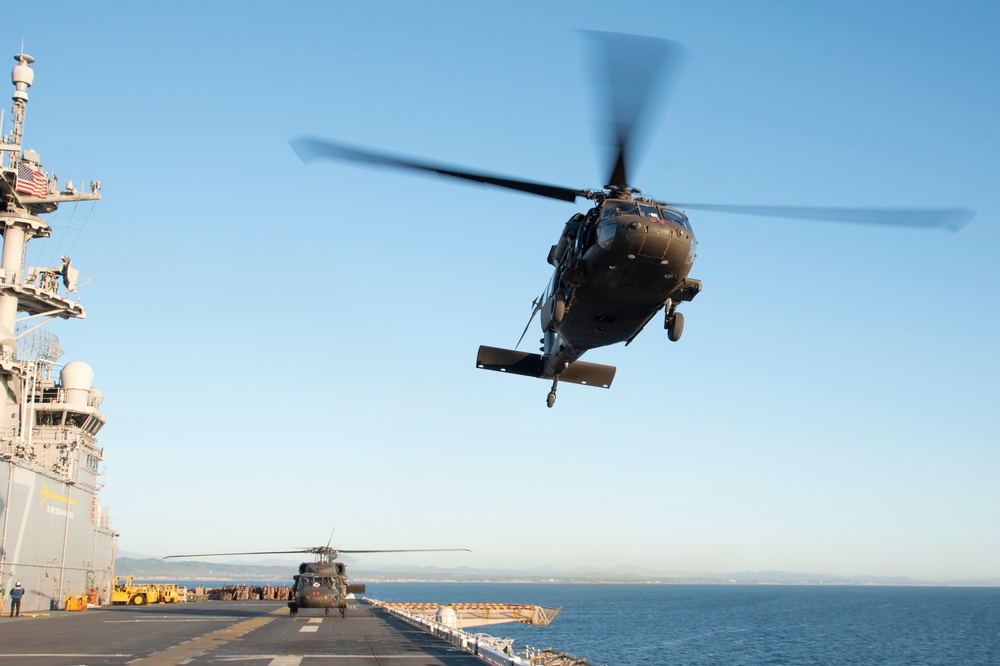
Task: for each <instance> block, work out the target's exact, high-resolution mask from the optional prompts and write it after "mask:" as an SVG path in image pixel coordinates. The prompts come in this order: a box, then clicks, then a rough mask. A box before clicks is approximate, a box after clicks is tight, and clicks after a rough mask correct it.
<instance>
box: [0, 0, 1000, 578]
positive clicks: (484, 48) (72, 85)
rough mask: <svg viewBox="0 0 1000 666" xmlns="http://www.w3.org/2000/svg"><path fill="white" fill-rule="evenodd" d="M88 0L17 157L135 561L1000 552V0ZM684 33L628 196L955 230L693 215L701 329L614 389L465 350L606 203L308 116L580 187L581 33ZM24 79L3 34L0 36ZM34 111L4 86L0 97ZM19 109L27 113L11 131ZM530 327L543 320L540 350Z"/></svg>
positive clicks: (976, 567)
mask: <svg viewBox="0 0 1000 666" xmlns="http://www.w3.org/2000/svg"><path fill="white" fill-rule="evenodd" d="M240 7H241V9H240V10H239V11H234V10H232V9H231V8H229V7H228V6H227V5H226V4H225V3H218V4H213V3H192V2H171V3H134V4H133V3H102V2H97V3H93V4H88V6H87V8H86V10H85V11H84V10H83V9H82V8H81V6H80V5H79V4H76V3H55V4H54V5H53V4H49V5H44V6H43V5H38V4H36V5H32V6H28V7H26V8H21V9H19V10H18V11H17V13H16V15H15V16H13V17H12V18H9V19H8V20H7V21H5V22H4V23H3V25H2V26H0V42H3V43H5V44H6V45H7V49H8V51H9V53H10V54H11V55H12V54H14V53H16V52H17V51H18V49H19V48H20V45H21V41H22V39H23V41H24V49H25V52H26V53H30V54H31V55H33V56H34V57H36V58H37V59H38V62H37V63H36V65H35V72H36V78H35V85H34V87H33V88H32V89H31V90H30V92H29V95H30V100H29V105H28V113H27V120H26V142H25V145H26V146H28V147H30V148H34V149H35V150H37V151H39V152H40V153H41V155H42V158H43V161H44V163H45V166H46V168H47V169H48V170H49V171H50V172H55V173H56V174H57V175H58V176H59V177H60V179H61V180H63V181H65V180H66V179H68V178H69V179H73V180H76V181H87V180H90V179H100V180H101V181H102V182H103V195H104V200H103V201H101V202H99V203H98V204H96V205H95V206H92V205H91V204H82V205H79V206H76V207H63V208H62V209H61V210H60V211H59V213H58V214H57V215H55V216H52V217H51V219H50V222H51V224H52V225H53V227H54V228H55V233H54V234H53V239H52V240H50V241H47V242H45V243H42V242H40V241H38V242H36V243H34V244H32V245H31V246H30V247H29V261H30V262H32V265H50V264H49V263H46V262H50V261H52V260H53V258H55V260H57V258H58V256H59V254H65V253H66V252H67V248H69V251H70V254H71V256H72V257H73V260H74V266H75V267H79V268H80V270H81V272H82V274H83V275H85V276H89V277H91V278H92V283H91V284H90V285H89V286H87V287H85V288H84V289H83V290H81V296H82V299H83V303H84V305H85V307H86V308H87V310H88V318H87V320H86V321H85V322H65V323H64V322H60V323H58V324H57V325H54V326H53V327H52V330H53V331H54V332H55V333H57V334H58V335H59V336H60V339H61V342H62V345H63V347H64V349H66V350H67V354H66V356H65V357H64V360H65V361H70V360H76V359H80V360H85V361H87V362H88V363H90V364H91V366H92V367H93V368H94V371H95V375H96V379H95V383H96V384H97V385H98V386H100V387H101V389H102V390H103V391H104V392H105V395H106V396H107V397H106V400H105V403H104V409H105V412H106V415H107V417H108V420H109V422H108V425H107V427H106V428H105V430H104V432H103V433H102V437H101V444H102V445H103V446H104V447H105V451H106V457H107V461H106V469H107V475H106V482H107V487H106V488H105V490H104V492H103V500H104V502H105V503H106V504H107V505H109V506H110V508H111V510H112V515H113V519H114V524H115V527H116V528H117V529H118V530H119V531H120V532H121V535H122V536H121V547H122V549H123V550H126V551H130V552H139V553H146V554H150V555H165V554H168V553H170V552H177V551H192V550H205V551H219V550H243V549H250V550H257V549H268V548H275V549H287V548H290V547H296V546H309V545H316V544H320V543H325V542H326V539H327V538H328V537H329V534H330V531H331V530H332V529H333V528H336V538H335V543H336V545H339V546H340V547H343V548H402V547H413V548H432V547H467V548H471V549H473V550H474V552H473V553H471V554H466V553H462V554H454V555H451V554H446V555H434V556H430V555H412V556H408V557H406V559H405V560H404V559H403V556H399V561H406V562H410V563H414V564H432V563H434V564H441V565H449V566H450V565H456V566H460V565H466V566H471V567H483V568H489V567H523V568H529V567H532V566H536V565H560V566H566V567H574V566H579V565H590V564H595V563H600V564H607V565H617V564H632V565H638V566H645V567H649V568H652V569H656V570H660V571H671V572H713V571H733V570H747V569H752V570H765V569H781V570H794V571H812V572H826V573H834V574H846V575H855V574H875V575H879V574H884V575H910V576H915V577H920V578H932V579H944V578H966V577H997V576H1000V565H998V564H997V563H998V562H1000V485H998V484H997V483H996V478H997V471H998V470H1000V436H998V432H1000V417H998V416H997V410H996V404H997V398H998V393H1000V392H998V389H997V378H998V376H1000V345H998V342H997V330H998V327H1000V326H998V324H1000V318H998V315H997V308H996V305H997V302H998V298H997V297H998V294H1000V267H998V265H997V262H996V259H995V254H996V250H997V248H998V247H1000V228H998V225H997V220H998V214H1000V191H998V187H997V183H998V182H1000V158H998V157H997V156H998V155H1000V133H998V130H997V123H996V119H997V118H998V117H1000V85H998V84H1000V44H998V42H997V40H996V38H995V34H994V32H995V26H996V24H997V20H998V18H1000V16H998V14H1000V10H998V9H997V7H996V5H995V4H993V3H988V2H967V3H960V4H955V3H944V2H923V3H920V2H918V3H889V2H876V3H863V2H843V3H836V4H829V3H806V2H756V3H738V2H712V3H661V2H622V3H619V4H618V5H616V9H615V11H614V12H609V11H608V10H607V4H606V3H596V2H549V3H522V2H508V3H490V4H487V3H468V2H447V1H437V2H421V3H407V2H369V3H343V2H330V3H326V2H316V3H309V2H291V3H285V4H284V5H282V6H281V8H280V11H277V10H276V8H275V6H274V5H273V4H272V3H262V2H246V3H242V4H241V5H240ZM593 29H604V30H612V31H619V32H629V33H637V34H644V35H651V36H657V37H665V38H669V39H672V40H675V41H677V42H679V43H680V44H681V45H682V46H683V47H684V49H685V53H686V58H685V60H684V63H683V67H682V69H681V72H680V75H679V76H678V79H677V82H676V85H675V86H674V87H673V89H672V90H671V92H670V95H669V96H668V98H667V99H666V100H665V104H664V105H663V106H662V107H660V108H659V109H658V112H657V113H656V115H655V117H654V118H653V119H652V122H651V123H650V128H649V132H648V133H647V134H646V135H645V139H644V146H643V150H642V151H641V155H640V158H639V159H638V160H637V161H636V164H635V166H634V167H633V171H632V178H631V180H632V181H633V182H634V183H635V185H637V186H638V187H640V188H641V189H642V190H643V192H644V193H645V194H647V195H649V196H654V197H656V198H659V199H661V200H665V201H671V200H674V201H700V202H713V203H722V204H728V203H743V204H787V205H817V206H819V205H839V206H867V207H879V206H899V207H967V208H971V209H975V210H977V211H978V214H977V216H976V218H975V219H974V220H973V222H972V223H971V224H969V225H968V226H967V227H966V228H965V229H964V230H963V231H961V232H960V233H958V234H950V233H946V232H928V231H913V230H898V229H884V228H869V227H861V226H852V225H836V224H822V223H808V222H796V221H790V220H769V219H764V218H754V217H745V218H741V217H734V216H726V215H722V214H717V213H707V212H706V213H698V214H694V213H692V215H691V221H692V224H693V225H694V228H695V232H696V234H697V236H698V240H699V243H700V244H699V249H698V260H697V262H696V264H695V267H694V270H693V271H692V276H693V277H696V278H699V279H701V280H702V281H703V283H704V291H703V292H702V294H700V295H699V296H698V298H697V299H696V300H695V301H693V302H692V303H689V304H685V306H684V308H683V312H684V313H685V316H686V327H685V333H684V339H683V340H682V341H681V342H679V343H677V344H674V343H670V342H668V341H667V339H666V336H665V333H664V332H663V331H662V329H661V328H660V327H654V326H651V327H650V329H649V330H647V331H645V332H643V334H642V335H641V336H640V337H639V338H638V339H637V340H636V341H635V342H634V343H633V344H632V345H630V346H629V347H628V348H625V347H621V346H619V347H612V348H606V349H601V350H596V351H594V352H592V353H591V354H589V355H588V360H591V361H595V362H599V363H608V364H612V365H616V366H617V367H618V374H617V377H616V380H615V385H614V387H613V388H612V389H611V390H609V391H603V390H596V389H591V388H586V387H578V386H568V385H567V386H564V387H563V388H562V390H561V391H560V394H559V395H560V399H559V403H558V405H557V406H556V407H555V408H554V409H551V410H549V409H546V407H545V394H546V392H547V390H548V385H547V383H545V382H543V381H536V380H531V379H527V378H522V377H506V376H501V375H498V374H495V373H488V372H483V371H479V370H476V369H475V367H474V361H475V354H476V349H477V348H478V345H480V344H488V345H493V346H499V347H510V346H512V345H513V344H514V343H515V342H516V341H517V338H518V336H519V335H520V333H521V330H522V328H523V327H524V324H525V323H526V321H527V318H528V315H529V314H530V311H531V302H532V299H533V298H534V297H535V296H536V295H537V294H538V293H539V292H540V291H541V290H542V288H543V286H544V284H545V282H546V281H547V279H548V277H549V270H548V269H549V266H548V265H547V264H546V263H545V257H546V255H547V252H548V248H549V246H550V245H551V244H552V243H554V242H555V241H556V240H557V238H558V235H559V233H560V231H561V229H562V224H563V222H564V221H565V220H566V219H567V218H569V217H570V216H571V215H572V214H573V213H574V212H577V211H578V210H580V209H581V206H573V205H570V204H565V203H561V202H556V201H548V200H544V199H536V198H534V197H529V196H525V195H521V194H518V193H512V192H506V191H501V190H495V189H487V188H480V187H477V186H471V185H464V184H457V183H453V182H448V181H444V180H441V179H437V178H433V177H421V176H412V175H407V174H399V173H394V172H391V171H386V170H379V169H369V168H358V167H354V166H351V165H345V164H335V163H317V164H311V165H309V166H306V165H303V164H302V163H301V162H300V161H299V160H298V158H297V157H296V156H295V155H294V153H293V152H292V151H291V150H290V149H289V147H288V140H289V139H290V138H292V137H295V136H300V135H304V134H313V135H320V136H327V137H330V138H332V139H336V140H341V141H345V142H348V143H354V144H358V145H365V146H370V147H372V148H376V149H381V150H386V151H389V152H395V153H400V154H404V155H412V156H419V157H423V158H426V159H431V160H435V161H441V162H446V163H451V164H455V165H461V166H467V167H470V168H475V169H479V170H484V171H492V172H496V173H499V174H506V175H511V176H516V177H521V178H526V179H531V180H539V181H543V182H551V183H555V184H560V185H565V186H569V187H579V188H597V187H600V186H601V185H602V184H603V180H604V178H605V177H606V174H607V167H606V165H605V149H604V147H603V146H602V145H601V142H600V141H598V140H597V137H598V132H597V130H596V121H597V118H598V116H599V111H600V109H598V108H597V105H596V104H595V98H596V95H595V92H594V88H593V85H592V84H593V77H592V76H591V74H590V72H589V70H588V68H592V67H593V63H592V58H591V56H590V54H589V52H588V50H587V48H586V42H585V40H584V38H583V37H582V35H581V34H580V30H593ZM9 64H10V65H11V66H12V65H13V60H9ZM5 106H6V108H7V114H8V115H7V117H8V118H9V103H6V105H5ZM5 129H6V128H5ZM528 339H529V340H530V339H531V338H530V336H529V338H528Z"/></svg>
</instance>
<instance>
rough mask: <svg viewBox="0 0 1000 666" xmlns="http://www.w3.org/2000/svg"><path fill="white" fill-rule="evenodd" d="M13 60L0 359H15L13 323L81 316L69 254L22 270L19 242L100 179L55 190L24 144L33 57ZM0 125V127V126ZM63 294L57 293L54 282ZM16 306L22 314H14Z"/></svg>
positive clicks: (3, 166)
mask: <svg viewBox="0 0 1000 666" xmlns="http://www.w3.org/2000/svg"><path fill="white" fill-rule="evenodd" d="M14 60H15V61H16V62H17V64H16V65H15V66H14V70H13V71H12V72H11V82H12V83H13V84H14V93H13V95H12V96H11V98H12V99H13V100H14V105H13V108H12V113H11V115H12V123H13V126H12V128H11V130H10V133H9V134H7V135H6V136H3V137H0V231H2V233H3V255H2V257H0V363H3V364H9V363H12V362H14V361H16V360H17V359H16V338H17V337H18V336H16V335H15V327H16V325H17V324H18V323H22V322H26V321H28V320H34V319H39V320H40V321H39V322H38V323H37V324H36V325H33V326H30V327H29V328H28V330H27V331H24V332H23V333H22V334H21V335H23V334H24V333H27V332H29V331H31V330H34V329H35V328H38V327H39V326H42V325H43V324H44V323H45V322H47V321H49V320H50V319H52V318H54V317H62V318H64V319H71V318H79V319H82V318H83V317H84V316H85V313H84V311H83V307H82V306H81V305H80V304H79V302H78V301H76V300H71V299H70V298H68V295H69V293H70V292H73V291H76V276H77V275H78V272H77V271H76V270H75V269H73V268H71V266H70V258H69V257H63V258H62V265H61V266H56V267H34V268H30V269H29V270H28V271H25V266H24V261H25V248H26V246H27V244H28V241H30V240H32V239H34V238H47V237H49V235H50V234H51V233H52V229H51V228H50V227H49V225H48V224H47V223H46V222H45V220H43V219H42V218H41V217H39V215H42V214H45V213H51V212H53V211H55V210H56V209H57V208H58V207H59V204H60V203H63V202H68V201H92V200H96V199H100V198H101V195H100V194H99V192H100V189H101V184H100V182H99V181H92V182H91V183H90V191H89V192H80V191H77V190H76V189H75V188H74V187H73V184H72V183H67V184H66V187H65V188H64V189H63V190H62V191H60V190H59V187H58V183H57V181H56V180H55V179H54V178H53V179H50V178H49V177H48V175H47V174H46V173H45V172H44V171H43V169H42V162H41V157H40V156H39V154H38V153H36V152H35V151H33V150H24V148H23V142H24V116H25V112H26V110H27V105H28V88H30V87H31V84H32V83H33V82H34V78H35V72H34V71H33V70H32V69H31V64H32V63H33V62H35V59H34V58H32V57H31V56H30V55H27V54H25V53H18V54H17V55H15V56H14ZM0 131H2V128H0ZM60 278H61V281H62V283H63V285H64V287H65V295H60V294H59V282H60ZM18 312H26V313H27V316H26V317H24V318H22V319H20V320H19V319H17V313H18Z"/></svg>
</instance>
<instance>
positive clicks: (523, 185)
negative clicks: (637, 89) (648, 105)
mask: <svg viewBox="0 0 1000 666" xmlns="http://www.w3.org/2000/svg"><path fill="white" fill-rule="evenodd" d="M289 144H290V145H291V146H292V150H294V151H295V154H296V155H298V156H299V159H301V160H302V161H303V162H310V161H312V160H315V159H319V158H329V159H335V160H346V161H349V162H362V163H365V164H375V165H378V166H387V167H392V168H395V169H408V170H411V171H424V172H429V173H436V174H438V175H441V176H449V177H451V178H461V179H462V180H470V181H472V182H475V183H482V184H484V185H494V186H496V187H503V188H506V189H508V190H517V191H518V192H526V193H528V194H535V195H537V196H541V197H548V198H549V199H558V200H560V201H569V202H570V203H572V202H574V201H576V199H577V197H590V196H591V192H589V191H587V190H574V189H570V188H568V187H560V186H558V185H546V184H545V183H534V182H531V181H527V180H517V179H513V178H503V177H501V176H494V175H491V174H485V173H476V172H474V171H467V170H465V169H459V168H457V167H451V166H446V165H443V164H431V163H429V162H418V161H416V160H413V159H410V158H408V157H399V156H394V155H387V154H385V153H376V152H374V151H371V150H368V149H362V148H354V147H350V146H345V145H343V144H340V143H334V142H332V141H327V140H325V139H317V138H313V137H302V138H299V139H292V140H291V141H289Z"/></svg>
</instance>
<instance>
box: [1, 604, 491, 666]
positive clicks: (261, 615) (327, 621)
mask: <svg viewBox="0 0 1000 666" xmlns="http://www.w3.org/2000/svg"><path fill="white" fill-rule="evenodd" d="M0 636H2V637H3V643H4V650H3V651H2V652H0V663H18V664H24V665H26V666H71V665H79V664H87V665H88V666H97V665H99V664H111V665H119V664H129V665H139V666H167V665H170V666H174V665H176V664H233V665H238V664H248V665H251V664H252V665H253V666H298V665H299V664H301V665H302V666H313V665H319V664H328V665H332V664H336V665H337V666H372V665H373V664H377V665H379V666H418V665H419V666H481V665H482V664H484V663H496V662H489V661H485V660H484V659H483V658H482V657H478V656H476V655H475V654H473V653H471V652H468V651H465V650H463V649H462V648H461V647H458V646H455V645H452V644H451V643H449V642H448V641H447V640H445V639H443V638H440V637H438V636H434V635H431V634H429V633H426V632H425V631H423V630H421V629H419V628H417V627H414V626H411V625H409V624H407V623H406V622H404V621H403V620H401V619H399V618H397V617H394V616H392V615H391V614H390V613H389V612H388V611H386V610H382V609H380V608H377V607H373V606H371V605H369V604H366V603H363V602H361V601H353V600H352V601H351V602H350V614H349V616H348V617H347V618H346V619H345V618H341V617H340V615H339V614H336V615H329V616H327V615H324V614H323V612H322V611H310V612H306V611H303V612H300V613H299V614H298V616H297V617H295V618H290V617H289V616H288V608H287V607H286V605H285V604H284V603H281V602H275V601H256V602H254V601H250V602H246V601H243V602H237V601H232V602H226V601H219V602H206V603H186V604H157V605H152V606H108V607H104V608H91V609H89V610H87V611H84V612H65V611H53V612H51V613H23V614H22V616H21V617H19V618H8V617H7V616H6V615H4V616H3V617H0Z"/></svg>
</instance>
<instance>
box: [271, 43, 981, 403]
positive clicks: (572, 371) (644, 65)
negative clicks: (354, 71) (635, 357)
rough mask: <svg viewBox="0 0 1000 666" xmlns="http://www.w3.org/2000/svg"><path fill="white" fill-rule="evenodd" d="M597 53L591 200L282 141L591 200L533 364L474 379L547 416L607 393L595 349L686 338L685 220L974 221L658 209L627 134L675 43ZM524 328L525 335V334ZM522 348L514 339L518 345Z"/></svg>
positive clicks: (671, 64)
mask: <svg viewBox="0 0 1000 666" xmlns="http://www.w3.org/2000/svg"><path fill="white" fill-rule="evenodd" d="M591 34H592V35H593V36H594V37H595V39H596V43H597V45H598V47H600V48H601V49H603V54H602V58H603V60H604V63H605V65H606V68H605V70H606V71H605V75H606V77H607V81H608V89H609V92H610V94H609V95H608V98H609V101H610V103H611V104H610V106H611V114H610V116H611V117H610V121H611V122H610V124H609V126H610V127H611V128H612V135H613V136H612V145H613V147H614V152H613V159H612V161H611V169H610V174H609V177H608V179H607V184H606V185H605V186H604V187H603V188H602V189H601V190H598V191H592V190H578V189H572V188H566V187H560V186H556V185H549V184H545V183H538V182H532V181H527V180H521V179H513V178H507V177H503V176H497V175H492V174H487V173H483V172H476V171H470V170H467V169H464V168H459V167H452V166H446V165H442V164H433V163H429V162H424V161H420V160H415V159H411V158H408V157H400V156H394V155H389V154H386V153H381V152H376V151H372V150H368V149H363V148H356V147H351V146H347V145H344V144H341V143H336V142H331V141H327V140H324V139H320V138H315V137H303V138H299V139H294V140H292V141H291V142H290V143H291V146H292V148H293V150H294V151H295V152H296V153H297V154H298V156H299V157H300V159H302V160H303V162H307V161H311V160H314V159H317V158H332V159H337V160H347V161H353V162H361V163H367V164H373V165H380V166H388V167H392V168H397V169H404V170H411V171H420V172H429V173H435V174H438V175H442V176H448V177H451V178H457V179H462V180H466V181H472V182H476V183H481V184H485V185H493V186H496V187H501V188H507V189H511V190H516V191H519V192H525V193H528V194H534V195H537V196H542V197H548V198H551V199H557V200H561V201H567V202H571V203H573V202H575V201H576V200H577V199H578V198H584V199H589V200H591V201H592V202H593V205H592V207H591V208H590V209H589V210H587V211H586V212H583V213H576V214H575V215H573V216H572V217H570V219H569V220H568V221H567V222H566V223H565V225H564V226H563V231H562V234H561V235H560V237H559V240H558V242H557V243H556V244H555V245H553V246H552V247H551V249H550V250H549V252H548V263H549V264H551V265H552V266H553V267H554V268H555V271H554V273H553V275H552V279H551V280H550V282H549V283H548V286H547V288H546V289H545V291H544V292H543V293H542V295H541V296H540V297H539V298H537V299H536V300H535V302H534V303H533V308H534V309H533V312H532V315H531V318H530V319H529V321H528V327H530V326H531V322H532V321H533V320H534V317H535V315H536V314H540V315H541V317H540V321H541V326H542V339H541V340H540V342H541V344H542V346H541V348H540V349H539V351H540V352H541V354H533V353H529V352H522V351H517V350H516V349H517V347H518V346H519V345H520V340H519V341H518V345H515V349H513V350H510V349H500V348H496V347H488V346H480V348H479V353H478V356H477V359H476V364H477V366H478V367H479V368H482V369H485V370H496V371H501V372H507V373H513V374H518V375H526V376H529V377H537V378H542V379H548V380H551V381H552V388H551V390H550V391H549V394H548V396H547V400H546V404H547V405H548V406H549V407H552V406H553V405H554V404H555V399H556V387H557V385H558V383H559V382H560V381H563V382H571V383H575V384H586V385H589V386H598V387H603V388H610V386H611V382H612V380H613V379H614V376H615V368H614V366H609V365H600V364H597V363H587V362H584V361H580V360H579V359H580V357H581V356H583V354H584V353H585V352H586V351H588V350H590V349H594V348H597V347H603V346H606V345H612V344H615V343H619V342H624V343H625V344H626V345H628V344H629V343H631V342H632V340H634V339H635V337H636V336H637V335H638V334H639V333H640V332H641V331H642V330H643V328H645V326H646V325H647V324H648V323H649V322H650V321H651V320H652V319H653V318H654V317H655V316H656V315H657V314H658V313H659V312H661V311H663V313H664V319H663V323H664V328H666V330H667V337H668V338H669V339H670V340H671V341H673V342H676V341H678V340H680V338H681V334H682V333H683V331H684V317H683V315H682V314H681V313H680V312H679V311H678V306H679V305H680V304H681V303H683V302H686V301H690V300H692V299H693V298H694V297H695V296H697V295H698V294H699V293H700V292H701V289H702V284H701V281H700V280H696V279H692V278H689V277H688V274H689V272H690V271H691V268H692V265H693V263H694V259H695V256H696V252H695V251H696V247H697V241H696V240H695V236H694V231H693V229H692V227H691V223H690V221H689V219H688V217H687V215H686V214H685V211H686V210H706V211H716V212H724V213H737V214H744V215H758V216H765V217H784V218H793V219H803V220H821V221H832V222H854V223H866V224H883V225H898V226H908V227H923V228H935V227H937V228H947V229H950V230H953V231H954V230H957V229H959V228H961V227H962V226H963V225H965V224H966V223H967V222H968V221H969V220H971V219H972V217H973V216H974V215H975V212H974V211H970V210H966V209H859V208H810V207H787V206H755V205H749V206H748V205H715V204H691V203H687V204H678V203H673V204H667V203H664V202H662V201H658V200H656V199H651V198H647V197H643V196H641V192H640V191H639V190H638V189H636V188H634V187H632V186H631V185H630V183H629V178H628V174H629V165H630V162H631V160H630V158H631V157H632V154H633V152H634V151H633V147H634V146H635V143H636V140H635V134H636V128H637V127H638V126H639V125H640V121H641V120H642V119H643V118H644V117H645V116H646V115H648V111H649V106H650V100H651V98H652V97H653V96H654V95H653V93H654V92H655V89H657V88H660V87H661V84H663V87H665V86H666V84H667V83H669V81H668V79H669V76H667V74H669V72H670V71H671V70H673V69H675V68H676V64H677V63H678V62H679V56H680V48H679V47H678V46H677V45H676V44H674V43H673V42H670V41H667V40H662V39H656V38H650V37H637V36H633V35H622V34H612V33H591ZM528 327H525V333H526V332H527V330H528ZM521 338H522V339H523V338H524V333H522V335H521Z"/></svg>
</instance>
